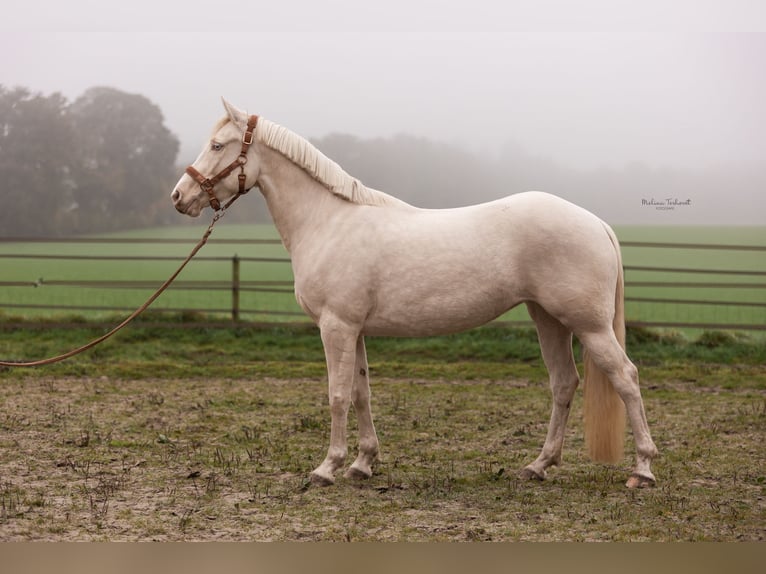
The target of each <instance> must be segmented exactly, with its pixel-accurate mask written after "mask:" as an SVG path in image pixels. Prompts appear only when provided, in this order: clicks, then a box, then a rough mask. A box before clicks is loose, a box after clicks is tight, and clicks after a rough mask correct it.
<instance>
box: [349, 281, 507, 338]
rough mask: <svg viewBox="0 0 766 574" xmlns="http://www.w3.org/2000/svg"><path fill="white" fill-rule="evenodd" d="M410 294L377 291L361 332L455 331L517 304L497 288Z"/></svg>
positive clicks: (411, 334) (411, 333) (412, 334)
mask: <svg viewBox="0 0 766 574" xmlns="http://www.w3.org/2000/svg"><path fill="white" fill-rule="evenodd" d="M412 295H413V294H410V295H409V296H408V295H407V294H406V293H395V294H394V293H391V294H385V293H383V294H380V296H379V299H378V300H377V302H376V305H375V307H374V308H373V310H372V312H371V313H370V314H369V315H368V316H367V319H366V320H365V322H364V327H363V332H364V333H365V334H367V335H387V336H404V337H408V336H409V337H422V336H429V335H443V334H447V333H455V332H458V331H464V330H466V329H471V328H473V327H478V326H480V325H484V324H485V323H488V322H489V321H492V320H493V319H496V318H497V317H499V316H500V315H502V314H503V313H505V312H506V311H508V310H509V309H511V308H512V307H514V306H515V305H517V304H518V303H520V300H518V299H516V298H514V297H511V296H509V295H508V294H507V293H502V292H500V291H499V290H498V291H497V292H494V293H488V292H487V291H486V290H481V291H479V292H477V291H474V292H465V291H463V292H460V291H456V292H453V293H450V294H448V295H446V294H444V293H428V294H417V293H416V294H414V295H415V296H412Z"/></svg>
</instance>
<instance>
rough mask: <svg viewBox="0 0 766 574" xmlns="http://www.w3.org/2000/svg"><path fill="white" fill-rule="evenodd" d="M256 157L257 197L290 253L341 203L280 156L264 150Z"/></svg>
mask: <svg viewBox="0 0 766 574" xmlns="http://www.w3.org/2000/svg"><path fill="white" fill-rule="evenodd" d="M259 155H260V157H261V162H262V165H261V176H260V177H259V179H258V184H259V187H260V189H261V193H263V196H264V197H265V198H266V204H267V205H268V208H269V212H270V213H271V217H272V219H273V220H274V225H275V226H276V228H277V231H278V232H279V235H280V237H281V238H282V243H284V245H285V247H286V248H287V250H288V251H289V252H290V253H292V250H293V248H294V247H295V246H296V245H297V244H299V243H300V242H301V241H303V240H307V239H308V240H310V237H311V235H312V234H314V233H316V232H317V230H318V229H319V228H320V227H321V226H323V225H324V223H325V222H326V221H327V219H328V218H329V217H330V216H331V215H332V212H334V211H337V209H338V204H340V203H345V202H344V201H343V200H341V199H339V198H338V197H335V196H334V195H333V194H332V193H330V192H329V191H328V190H326V189H325V188H324V186H323V185H322V184H321V183H319V182H317V181H315V180H314V179H313V178H311V177H310V176H309V175H308V174H307V173H306V172H305V171H304V170H303V169H301V168H300V167H298V166H297V165H295V164H294V163H293V162H292V161H290V160H289V159H287V158H286V157H284V156H283V155H281V154H280V153H278V152H275V151H273V150H264V151H263V152H262V153H261V154H259Z"/></svg>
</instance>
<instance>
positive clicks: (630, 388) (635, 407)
mask: <svg viewBox="0 0 766 574" xmlns="http://www.w3.org/2000/svg"><path fill="white" fill-rule="evenodd" d="M578 337H579V339H580V341H581V342H582V344H583V346H584V347H585V349H586V350H587V351H588V353H590V355H591V357H592V360H593V362H594V363H595V364H596V366H597V367H598V368H599V369H601V370H602V371H604V373H606V375H607V377H608V378H609V381H610V382H611V383H612V385H613V386H614V390H615V391H617V394H618V395H620V398H621V399H622V401H623V402H624V403H625V408H626V410H627V411H628V420H629V421H630V426H631V429H632V431H633V438H634V440H635V441H636V466H635V468H634V469H633V473H632V474H631V476H630V478H629V479H628V482H627V486H628V487H629V488H636V487H639V488H640V487H644V486H654V483H655V478H654V474H652V471H651V468H650V465H651V462H652V459H653V458H654V457H655V456H657V447H656V446H655V444H654V441H653V440H652V437H651V434H650V433H649V424H648V423H647V421H646V413H645V412H644V402H643V400H642V399H641V390H640V388H639V385H638V369H637V368H636V366H635V365H634V364H633V363H632V362H631V361H630V359H629V358H628V356H627V355H626V354H625V351H624V350H623V348H622V347H621V346H620V343H619V342H618V341H617V338H616V337H615V336H614V332H613V331H612V330H611V329H608V330H606V331H604V332H595V333H583V334H578Z"/></svg>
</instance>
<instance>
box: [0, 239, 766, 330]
mask: <svg viewBox="0 0 766 574" xmlns="http://www.w3.org/2000/svg"><path fill="white" fill-rule="evenodd" d="M195 241H196V240H195V239H184V238H170V239H168V238H109V239H104V238H90V237H88V238H64V239H62V238H48V237H0V248H2V247H5V248H6V249H7V247H8V246H10V245H13V244H25V245H30V244H56V245H62V244H85V245H87V244H93V245H104V244H124V245H130V244H136V245H141V244H144V245H146V244H151V245H163V244H166V245H192V244H194V243H195ZM280 244H281V242H280V241H279V240H278V239H213V240H211V241H210V243H209V245H211V246H212V245H218V246H230V245H243V246H254V247H258V246H276V245H280ZM621 245H622V246H623V247H630V248H645V249H658V250H667V249H672V250H708V251H711V252H715V251H739V252H749V253H753V252H755V253H757V252H766V245H729V244H707V243H705V244H703V243H666V242H637V241H623V242H621ZM751 257H752V256H751ZM2 259H7V260H29V261H35V260H51V261H57V260H59V261H67V260H69V261H94V262H95V261H113V262H140V261H156V262H175V261H182V260H183V259H184V257H183V256H175V255H108V254H107V255H101V254H83V253H72V254H64V253H18V252H5V253H0V260H2ZM196 260H199V261H206V262H218V263H228V264H229V265H230V266H231V273H230V278H229V279H225V280H220V279H217V280H179V281H176V282H175V283H174V284H173V286H172V288H171V290H175V291H210V292H214V291H229V292H230V293H231V306H230V307H229V308H221V307H210V306H203V307H197V306H195V307H193V308H190V307H179V306H170V307H164V308H163V309H162V310H163V311H170V312H186V311H194V312H199V313H210V314H217V315H221V314H226V315H228V316H230V317H231V319H233V320H235V321H237V320H240V319H241V317H242V316H243V315H263V316H272V317H282V318H287V320H294V318H295V317H303V313H301V312H300V311H297V310H280V309H271V308H243V306H242V305H241V301H240V296H241V294H243V293H270V294H275V295H281V294H284V295H291V294H292V292H293V283H292V281H291V280H290V281H287V280H243V279H241V278H240V277H241V266H242V265H243V264H264V263H269V264H284V265H286V264H288V263H289V262H290V259H289V258H288V257H269V256H244V257H243V256H238V255H234V256H231V255H220V256H215V255H214V256H198V257H196ZM703 264H704V262H703ZM755 266H756V267H757V266H759V265H758V264H756V265H755ZM624 270H625V272H626V283H625V285H626V297H625V301H626V303H635V304H637V305H643V306H646V305H650V306H662V305H664V306H676V307H679V308H681V307H688V308H693V307H694V306H703V307H706V308H713V307H714V308H730V309H742V310H745V311H747V310H749V311H747V312H750V313H756V315H755V316H753V317H750V316H749V317H748V319H750V320H749V321H748V320H746V321H740V322H733V321H731V320H727V319H726V318H724V319H723V320H716V321H703V320H695V319H696V318H693V317H692V318H689V319H687V320H683V321H679V320H672V319H663V320H656V319H655V318H652V317H633V318H629V321H628V323H629V324H631V325H640V326H651V327H673V328H723V329H742V330H766V313H765V312H764V311H762V310H764V309H766V283H764V282H757V281H752V282H748V281H746V280H745V279H746V278H761V277H766V270H763V269H752V268H747V269H723V268H721V267H720V266H718V267H714V268H707V267H701V266H699V265H696V266H691V267H679V266H663V265H634V264H626V265H624ZM633 273H637V274H640V275H642V278H641V279H632V278H631V275H632V274H633ZM646 274H649V275H650V276H651V275H655V274H658V275H662V274H665V275H672V274H682V275H683V274H686V275H707V276H720V277H721V278H722V279H723V278H726V277H731V278H735V277H736V278H741V280H737V281H723V280H721V281H714V280H713V281H711V280H704V281H703V280H700V281H692V280H684V281H677V280H673V279H668V278H664V279H662V280H651V279H646V278H644V277H645V275H646ZM2 279H3V277H2V274H0V288H3V289H4V291H3V293H7V292H8V290H10V289H11V288H37V287H61V288H67V287H71V288H87V289H98V290H104V291H108V290H128V291H139V290H154V289H156V288H157V287H158V286H159V285H160V284H161V283H162V280H153V279H130V280H105V279H77V278H74V279H45V278H39V279H35V280H19V279H15V280H2ZM5 288H8V289H5ZM641 289H659V290H666V289H672V290H676V289H683V290H685V295H686V296H682V297H674V296H668V293H665V294H664V296H645V295H641V294H634V293H633V291H636V290H639V291H640V290H641ZM729 289H732V290H738V291H743V290H750V291H751V292H755V293H756V295H755V296H754V297H752V296H751V297H750V299H753V298H755V299H757V300H750V299H749V300H742V299H741V298H738V297H732V298H723V297H720V296H719V297H713V298H711V297H710V296H709V295H705V294H704V290H729ZM695 290H699V291H698V292H699V293H702V294H701V295H700V296H699V297H697V298H694V297H691V296H689V295H690V294H691V293H692V292H694V291H695ZM7 299H8V298H7V297H6V296H2V297H0V310H2V309H27V310H37V311H46V310H50V311H66V312H69V311H84V312H105V311H113V312H123V311H132V310H133V308H132V307H128V306H125V305H95V304H85V305H71V304H51V303H32V302H18V301H12V300H7ZM514 322H516V321H514Z"/></svg>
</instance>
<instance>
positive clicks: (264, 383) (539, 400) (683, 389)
mask: <svg viewBox="0 0 766 574" xmlns="http://www.w3.org/2000/svg"><path fill="white" fill-rule="evenodd" d="M644 395H645V401H646V407H647V412H648V416H649V422H650V426H651V428H652V431H653V433H654V436H655V439H656V441H657V443H658V446H659V448H660V450H661V453H662V455H661V457H660V458H659V459H658V460H657V461H656V464H655V473H656V474H657V477H658V479H659V484H658V487H657V488H655V489H652V490H643V491H628V490H626V489H625V488H624V486H623V483H624V481H625V479H626V477H627V475H628V474H629V472H630V468H631V457H630V456H629V454H630V453H627V454H626V456H625V458H624V459H623V461H622V462H621V463H620V464H618V465H616V466H601V465H596V464H594V463H591V462H589V461H587V460H586V459H585V458H584V455H583V448H582V443H583V440H582V426H581V422H580V411H579V409H580V405H579V399H578V401H577V402H576V403H575V405H574V412H573V416H572V420H571V422H570V427H569V431H568V434H567V442H566V445H565V460H564V464H563V466H562V468H560V469H553V470H552V472H551V473H550V478H549V480H547V481H546V482H544V483H532V482H525V481H520V480H518V479H517V478H516V473H517V471H518V470H519V469H520V468H521V467H523V466H524V465H525V464H526V463H528V462H529V461H531V460H532V459H534V458H535V456H536V455H537V453H538V450H539V448H540V447H541V445H542V441H543V438H544V435H545V432H546V425H547V419H548V414H549V413H548V410H549V403H550V399H549V394H548V391H547V389H546V385H545V384H544V383H543V382H542V381H521V380H510V381H503V382H500V381H475V382H465V381H450V380H444V381H434V380H431V381H423V380H417V379H415V378H408V379H397V380H376V381H374V383H373V413H374V414H375V417H376V425H377V428H378V432H379V435H380V439H381V446H382V454H381V461H380V462H379V463H378V465H377V467H376V469H375V474H374V476H373V478H372V479H370V480H369V481H365V482H361V483H357V482H353V481H349V480H346V479H344V478H342V477H340V478H338V482H337V484H336V485H335V486H332V487H329V488H316V487H309V483H308V482H307V476H308V473H309V472H310V471H311V469H312V468H313V467H314V466H315V465H317V464H318V463H319V462H321V460H322V458H323V456H324V453H325V449H326V447H327V441H328V432H329V420H328V417H329V415H328V412H327V407H326V398H325V385H324V384H323V382H322V381H321V380H305V379H294V380H282V379H270V378H259V377H258V378H254V379H244V378H241V379H184V380H177V379H172V378H163V379H149V378H146V379H144V380H123V379H113V378H109V377H103V378H85V377H80V378H59V377H28V378H27V377H25V378H14V379H8V378H6V380H5V381H4V382H3V385H2V386H1V387H0V405H1V407H0V539H2V540H338V541H342V540H353V541H357V540H436V541H445V540H623V541H628V540H631V541H632V540H763V538H764V535H765V534H766V532H765V531H764V511H765V510H766V502H765V500H766V499H765V498H764V495H766V469H765V468H764V452H763V445H762V441H763V436H764V430H766V429H765V427H766V399H765V396H764V392H763V390H747V391H737V392H734V391H726V390H723V389H719V388H715V387H712V386H704V387H699V386H698V385H692V384H688V383H687V384H682V383H664V382H662V381H654V380H648V381H647V388H646V390H645V391H644ZM350 429H351V439H352V440H351V441H350V442H351V443H352V446H353V443H354V438H355V430H354V429H355V423H354V421H353V413H352V416H351V423H350ZM350 454H353V453H350ZM350 459H353V456H351V457H350Z"/></svg>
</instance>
